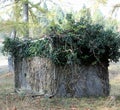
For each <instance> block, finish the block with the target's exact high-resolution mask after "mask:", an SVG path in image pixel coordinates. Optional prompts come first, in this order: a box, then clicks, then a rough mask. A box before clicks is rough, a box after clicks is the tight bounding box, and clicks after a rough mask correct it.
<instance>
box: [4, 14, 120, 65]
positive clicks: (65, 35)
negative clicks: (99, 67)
mask: <svg viewBox="0 0 120 110" xmlns="http://www.w3.org/2000/svg"><path fill="white" fill-rule="evenodd" d="M88 18H89V19H88ZM88 18H87V17H84V16H83V17H81V18H80V20H79V21H75V19H74V18H73V16H72V14H68V15H66V21H67V22H66V23H64V22H61V23H60V24H54V25H53V24H51V25H50V26H49V27H48V31H47V32H48V33H47V36H48V37H47V38H44V39H38V40H29V39H28V40H24V41H23V40H21V39H18V38H16V39H10V38H6V39H5V41H4V42H3V44H4V47H3V53H4V54H6V53H9V54H11V55H12V56H14V57H17V58H19V59H22V58H27V57H35V56H39V57H46V58H50V59H51V60H52V61H53V62H54V63H55V64H56V65H62V66H64V65H66V64H72V63H77V64H81V65H95V64H99V63H105V64H108V63H109V61H114V62H117V61H118V60H119V57H120V52H119V48H120V35H119V33H118V32H116V31H114V30H113V29H112V28H109V29H107V28H105V26H104V25H103V24H99V23H94V22H92V19H90V17H88Z"/></svg>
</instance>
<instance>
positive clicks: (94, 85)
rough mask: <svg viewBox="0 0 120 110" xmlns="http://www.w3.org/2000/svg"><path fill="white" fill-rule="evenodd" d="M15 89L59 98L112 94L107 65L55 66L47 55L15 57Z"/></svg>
mask: <svg viewBox="0 0 120 110" xmlns="http://www.w3.org/2000/svg"><path fill="white" fill-rule="evenodd" d="M15 88H16V89H24V90H30V91H33V92H38V93H40V94H44V95H45V94H48V95H50V96H51V95H54V96H56V97H82V96H107V95H109V79H108V68H107V67H105V66H100V65H94V66H80V65H76V64H73V65H66V66H64V67H62V66H56V65H54V64H53V63H52V62H51V61H50V60H49V59H47V58H39V57H34V58H28V59H23V60H22V61H17V59H15Z"/></svg>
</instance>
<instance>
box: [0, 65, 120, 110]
mask: <svg viewBox="0 0 120 110" xmlns="http://www.w3.org/2000/svg"><path fill="white" fill-rule="evenodd" d="M5 70H6V69H5ZM109 70H110V72H113V73H114V75H111V76H110V77H111V78H110V84H111V93H110V96H109V97H107V98H102V97H99V98H67V99H65V98H52V99H48V98H43V97H35V98H33V97H31V96H26V97H24V96H23V95H22V94H21V95H17V94H15V93H14V88H13V87H14V76H13V74H10V73H6V74H1V75H0V110H120V75H119V74H118V73H119V68H118V67H117V68H116V66H115V67H114V65H113V66H110V68H109ZM4 72H5V71H4ZM6 72H8V71H6Z"/></svg>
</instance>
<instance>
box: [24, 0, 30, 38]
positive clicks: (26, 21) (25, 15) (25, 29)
mask: <svg viewBox="0 0 120 110" xmlns="http://www.w3.org/2000/svg"><path fill="white" fill-rule="evenodd" d="M28 8H29V7H28V0H26V1H25V2H24V3H23V22H24V23H25V27H24V32H25V34H24V37H25V38H28V37H29V26H28V21H29V15H28Z"/></svg>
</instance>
